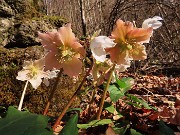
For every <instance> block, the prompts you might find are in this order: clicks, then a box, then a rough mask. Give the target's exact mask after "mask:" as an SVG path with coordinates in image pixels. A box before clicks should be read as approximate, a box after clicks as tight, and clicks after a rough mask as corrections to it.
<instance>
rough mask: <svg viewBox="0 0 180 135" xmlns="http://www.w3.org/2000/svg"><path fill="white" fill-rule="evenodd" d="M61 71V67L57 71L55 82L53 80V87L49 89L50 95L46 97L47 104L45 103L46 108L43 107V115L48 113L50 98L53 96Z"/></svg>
mask: <svg viewBox="0 0 180 135" xmlns="http://www.w3.org/2000/svg"><path fill="white" fill-rule="evenodd" d="M62 71H63V69H61V70H60V72H59V73H58V76H57V78H56V82H55V84H54V86H53V88H52V89H51V92H50V96H49V98H48V102H47V104H46V108H45V109H44V113H43V115H47V113H48V109H49V106H50V103H51V100H52V98H53V96H54V93H55V90H56V89H57V87H58V83H59V81H60V78H61V74H62Z"/></svg>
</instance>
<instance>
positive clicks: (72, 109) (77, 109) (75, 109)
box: [66, 108, 83, 112]
mask: <svg viewBox="0 0 180 135" xmlns="http://www.w3.org/2000/svg"><path fill="white" fill-rule="evenodd" d="M71 111H79V112H82V111H83V110H82V109H81V108H70V109H68V110H67V111H66V112H71Z"/></svg>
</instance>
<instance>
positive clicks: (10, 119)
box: [0, 106, 53, 135]
mask: <svg viewBox="0 0 180 135" xmlns="http://www.w3.org/2000/svg"><path fill="white" fill-rule="evenodd" d="M47 124H48V117H46V116H43V115H37V114H32V113H30V112H21V111H19V110H17V109H15V108H14V107H11V106H10V107H9V108H8V111H7V115H6V117H5V118H2V119H0V134H1V135H52V134H53V133H52V132H51V131H48V130H47V129H46V128H47Z"/></svg>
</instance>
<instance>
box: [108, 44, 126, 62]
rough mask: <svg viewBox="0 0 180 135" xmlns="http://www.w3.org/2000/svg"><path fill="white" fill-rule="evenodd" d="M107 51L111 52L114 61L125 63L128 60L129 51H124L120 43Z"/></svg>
mask: <svg viewBox="0 0 180 135" xmlns="http://www.w3.org/2000/svg"><path fill="white" fill-rule="evenodd" d="M106 51H107V52H108V53H109V54H110V59H111V62H112V63H116V64H124V63H126V62H127V52H126V51H122V50H121V49H120V48H119V46H118V45H116V46H115V47H113V48H107V49H106Z"/></svg>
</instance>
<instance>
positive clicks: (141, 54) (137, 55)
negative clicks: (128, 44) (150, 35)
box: [130, 44, 147, 60]
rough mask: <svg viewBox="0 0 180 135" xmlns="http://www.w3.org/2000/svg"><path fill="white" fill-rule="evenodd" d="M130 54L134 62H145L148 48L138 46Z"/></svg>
mask: <svg viewBox="0 0 180 135" xmlns="http://www.w3.org/2000/svg"><path fill="white" fill-rule="evenodd" d="M130 53H131V56H132V58H133V60H144V59H146V58H147V54H146V48H145V46H144V45H141V44H136V45H135V48H133V49H132V51H131V52H130Z"/></svg>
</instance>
